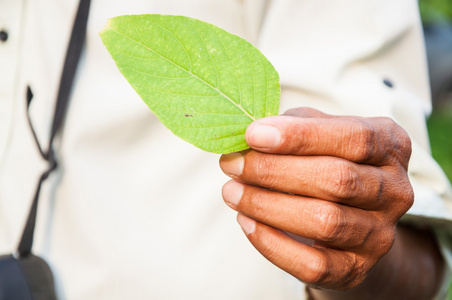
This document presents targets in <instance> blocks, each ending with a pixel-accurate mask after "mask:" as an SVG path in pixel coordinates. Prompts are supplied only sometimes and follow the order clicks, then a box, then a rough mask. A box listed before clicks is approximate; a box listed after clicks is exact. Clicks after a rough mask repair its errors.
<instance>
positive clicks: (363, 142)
mask: <svg viewBox="0 0 452 300" xmlns="http://www.w3.org/2000/svg"><path fill="white" fill-rule="evenodd" d="M245 138H246V141H247V143H248V145H249V146H250V147H251V148H253V149H255V150H258V151H261V152H266V153H274V154H285V155H324V156H335V157H340V158H344V159H346V160H349V161H352V162H355V163H365V164H371V165H385V164H388V163H390V162H392V161H393V160H394V159H395V160H397V161H399V162H401V163H402V165H403V166H404V167H405V168H406V166H407V164H408V160H409V156H410V154H411V142H410V139H409V137H408V135H407V134H406V132H405V131H404V130H403V129H402V128H401V127H400V126H398V125H397V124H396V123H395V122H394V121H392V120H391V119H389V118H357V117H334V118H330V117H317V118H316V117H314V118H312V117H310V118H305V117H303V118H300V117H296V116H285V115H282V116H273V117H267V118H263V119H259V120H257V121H255V122H253V123H252V124H251V125H250V126H249V127H248V129H247V131H246V134H245Z"/></svg>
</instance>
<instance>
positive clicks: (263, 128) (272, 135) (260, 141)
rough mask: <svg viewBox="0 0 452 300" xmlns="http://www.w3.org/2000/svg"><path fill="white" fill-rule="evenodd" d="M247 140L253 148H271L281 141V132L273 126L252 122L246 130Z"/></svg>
mask: <svg viewBox="0 0 452 300" xmlns="http://www.w3.org/2000/svg"><path fill="white" fill-rule="evenodd" d="M247 141H248V144H249V145H250V146H251V147H253V148H260V149H263V150H265V149H272V148H275V147H276V146H278V145H279V143H280V142H281V132H279V130H278V128H276V127H274V126H269V125H263V124H259V123H252V124H251V125H250V127H249V128H248V130H247Z"/></svg>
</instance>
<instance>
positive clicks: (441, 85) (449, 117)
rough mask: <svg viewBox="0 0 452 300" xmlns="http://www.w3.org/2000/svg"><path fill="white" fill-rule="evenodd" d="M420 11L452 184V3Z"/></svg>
mask: <svg viewBox="0 0 452 300" xmlns="http://www.w3.org/2000/svg"><path fill="white" fill-rule="evenodd" d="M419 10H420V13H421V18H422V23H423V27H424V35H425V42H426V48H427V58H428V62H429V75H430V83H431V87H432V101H433V112H432V114H431V116H430V117H429V119H428V120H427V128H428V132H429V137H430V144H431V147H432V155H433V157H434V158H435V159H436V161H437V162H438V163H439V164H440V165H441V167H442V168H443V170H444V172H445V173H446V175H447V177H449V180H450V181H452V0H419ZM437 55H438V56H439V57H436V56H437ZM442 65H444V66H442ZM449 300H452V281H451V283H450V285H449Z"/></svg>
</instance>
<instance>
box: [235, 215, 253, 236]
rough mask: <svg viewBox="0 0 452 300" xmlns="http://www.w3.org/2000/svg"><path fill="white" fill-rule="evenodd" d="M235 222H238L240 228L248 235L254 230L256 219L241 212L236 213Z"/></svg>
mask: <svg viewBox="0 0 452 300" xmlns="http://www.w3.org/2000/svg"><path fill="white" fill-rule="evenodd" d="M237 222H238V223H239V225H240V227H242V230H243V231H244V232H245V234H246V235H249V234H251V233H253V232H254V230H256V221H254V220H253V219H250V218H248V217H245V216H244V215H242V214H238V215H237Z"/></svg>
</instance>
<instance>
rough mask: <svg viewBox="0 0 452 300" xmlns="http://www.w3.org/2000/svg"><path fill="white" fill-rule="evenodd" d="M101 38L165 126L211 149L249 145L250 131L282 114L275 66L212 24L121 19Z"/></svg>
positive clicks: (164, 18)
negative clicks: (262, 120)
mask: <svg viewBox="0 0 452 300" xmlns="http://www.w3.org/2000/svg"><path fill="white" fill-rule="evenodd" d="M100 36H101V38H102V41H103V43H104V45H105V46H106V47H107V49H108V51H109V52H110V54H111V56H112V57H113V59H114V61H115V62H116V65H117V66H118V68H119V70H120V71H121V73H122V74H123V75H124V77H125V78H126V79H127V80H128V81H129V83H130V84H131V85H132V87H133V88H134V89H135V91H136V92H137V93H138V94H139V95H140V97H141V98H142V99H143V101H144V102H145V103H146V104H147V105H148V106H149V108H150V109H151V110H152V111H153V112H154V113H155V115H157V117H158V118H159V119H160V120H161V121H162V122H163V124H165V126H166V127H168V128H169V129H170V130H171V131H172V132H173V133H174V134H176V135H177V136H179V137H180V138H182V139H184V140H186V141H188V142H190V143H192V144H194V145H195V146H197V147H199V148H201V149H203V150H205V151H209V152H214V153H229V152H233V151H240V150H243V149H246V148H248V145H247V144H246V142H245V136H244V135H245V130H246V127H247V126H248V125H249V124H250V123H251V122H252V121H254V120H256V119H259V118H262V117H267V116H271V115H276V114H278V111H279V98H280V86H279V77H278V73H277V72H276V71H275V69H274V68H273V66H272V65H271V64H270V62H269V61H268V60H267V59H266V58H265V57H264V56H263V55H262V53H260V52H259V50H257V49H256V48H255V47H253V46H252V45H251V44H250V43H248V42H247V41H245V40H244V39H242V38H240V37H238V36H236V35H233V34H230V33H228V32H226V31H224V30H222V29H220V28H218V27H216V26H214V25H211V24H208V23H205V22H202V21H199V20H196V19H192V18H188V17H183V16H167V15H133V16H119V17H115V18H112V19H110V20H108V22H107V25H106V26H105V28H104V29H103V30H102V31H101V32H100Z"/></svg>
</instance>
